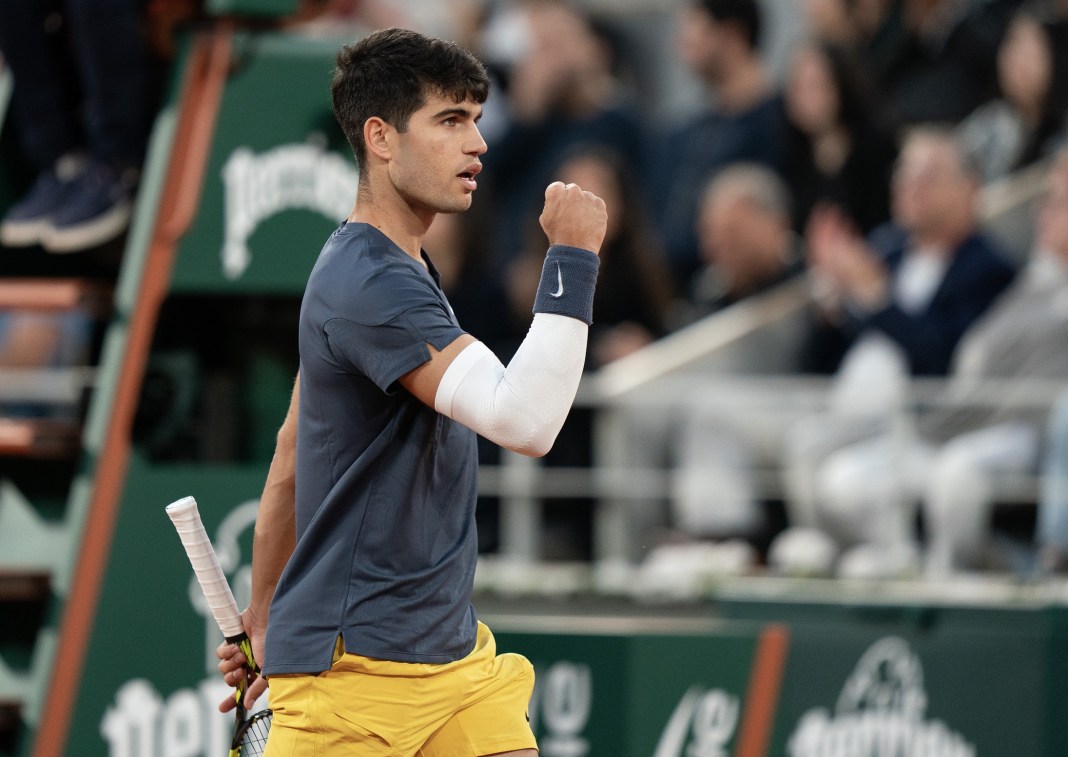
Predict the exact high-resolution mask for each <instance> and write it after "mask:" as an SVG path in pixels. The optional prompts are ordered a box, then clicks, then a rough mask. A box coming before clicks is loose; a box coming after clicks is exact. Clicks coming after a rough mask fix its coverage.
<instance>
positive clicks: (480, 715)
mask: <svg viewBox="0 0 1068 757" xmlns="http://www.w3.org/2000/svg"><path fill="white" fill-rule="evenodd" d="M488 87H489V79H488V77H487V75H486V71H485V69H484V68H483V66H482V65H481V64H480V63H479V62H478V61H477V60H476V59H475V58H474V57H473V56H471V55H470V54H469V53H467V52H465V51H464V50H462V49H460V48H459V47H457V46H455V45H453V44H452V43H449V42H444V41H441V40H437V39H432V38H428V37H424V36H422V35H420V34H417V33H415V32H411V31H403V30H398V29H389V30H384V31H379V32H375V33H373V34H371V35H370V36H368V37H366V38H364V39H363V40H361V41H360V42H358V43H356V44H353V45H346V46H345V47H343V48H342V49H341V51H340V53H339V54H338V57H337V68H336V70H335V73H334V79H333V100H334V112H335V115H336V117H337V119H338V121H339V123H340V124H341V127H342V129H343V130H344V132H345V134H346V136H347V138H348V140H349V143H350V144H351V146H352V149H353V151H354V152H355V155H356V160H357V163H358V166H359V170H360V180H359V187H358V189H357V199H356V204H355V208H354V210H353V211H352V214H351V215H350V216H349V218H348V219H347V221H346V222H345V223H343V224H342V225H341V227H340V228H338V229H337V230H336V231H335V232H334V233H333V234H332V235H331V236H330V238H329V239H328V240H327V242H326V244H325V246H324V247H323V249H322V252H321V253H320V255H319V258H318V261H317V263H316V265H315V268H314V270H313V271H312V274H311V276H310V278H309V281H308V285H307V289H306V291H305V294H304V300H303V304H302V308H301V316H300V374H299V379H298V385H297V388H296V389H295V390H294V399H293V401H292V404H291V407H290V412H289V414H288V416H287V418H286V421H285V423H284V424H283V427H282V430H281V431H280V433H279V440H278V447H277V451H276V453H275V459H274V460H273V462H272V465H271V470H270V472H269V474H268V478H267V484H266V486H265V491H264V497H263V500H262V502H261V506H260V507H261V509H260V515H259V519H258V521H257V524H256V535H255V541H254V545H253V587H252V592H253V596H252V601H251V604H250V606H249V608H248V609H247V610H246V611H245V613H244V615H243V619H244V621H245V628H246V631H247V632H248V634H249V635H250V637H251V638H252V639H253V644H254V653H255V654H257V655H258V657H259V658H260V659H261V660H262V662H263V663H264V664H263V671H264V674H265V676H266V678H267V679H268V680H269V682H270V689H271V694H270V704H271V707H272V709H273V710H274V713H275V716H274V724H273V726H272V729H271V736H270V740H269V743H268V748H267V754H268V755H275V756H278V755H286V756H287V757H288V756H290V755H335V754H345V755H413V756H414V755H423V756H424V757H445V756H448V757H462V756H465V755H471V756H472V757H476V756H479V755H524V756H530V755H535V754H536V753H537V746H536V743H535V740H534V736H533V734H532V732H531V729H530V726H529V724H528V722H527V718H526V707H527V703H528V701H529V699H530V695H531V691H532V687H533V679H534V675H533V669H532V668H531V665H530V663H529V662H528V661H527V660H526V659H524V658H523V657H521V656H519V655H515V654H501V655H498V654H497V653H496V648H495V644H494V640H493V635H492V633H491V632H490V630H489V629H488V628H487V627H486V626H485V625H483V624H482V623H480V622H479V621H478V619H477V617H476V615H475V611H474V609H473V607H472V605H471V591H472V584H473V577H474V571H475V562H476V558H477V550H476V538H475V517H474V516H475V499H476V476H477V466H478V460H477V452H476V438H475V435H476V433H477V434H482V435H483V436H485V437H487V438H489V439H490V440H492V441H494V442H496V443H497V444H499V445H501V446H503V447H506V448H508V449H510V450H514V451H517V452H520V453H523V454H528V455H543V454H545V453H546V452H547V451H548V450H549V448H550V447H551V445H552V444H553V442H554V440H555V438H556V435H557V433H558V432H559V430H560V427H561V426H562V425H563V422H564V419H565V417H566V415H567V413H568V411H569V409H570V407H571V403H572V402H573V400H574V396H575V392H576V390H577V388H578V383H579V379H580V376H581V372H582V366H583V361H584V358H585V352H586V337H587V330H588V327H589V324H590V321H591V317H592V314H591V310H592V301H593V293H594V284H595V282H596V278H597V270H598V264H599V259H598V256H597V251H598V250H599V249H600V246H601V242H602V240H603V238H604V234H605V224H606V219H607V214H606V210H605V205H604V202H603V201H602V200H601V199H600V198H598V197H596V196H595V195H593V194H591V193H589V192H585V191H583V190H582V189H581V188H579V187H578V186H575V185H573V184H571V185H566V186H565V185H563V184H561V183H559V182H557V183H554V184H551V185H549V187H548V188H547V189H546V192H545V206H544V210H543V212H542V215H541V224H542V228H543V229H544V231H545V233H546V236H547V237H548V241H549V244H550V246H549V249H548V252H547V254H546V259H545V263H544V270H543V274H542V281H541V286H540V288H539V290H538V295H537V300H536V302H535V305H534V313H535V315H534V320H533V323H532V325H531V327H530V331H529V332H528V334H527V336H526V338H525V340H524V341H523V343H522V345H521V346H520V348H519V350H518V351H517V353H516V354H515V356H514V357H513V358H512V360H511V361H510V362H509V364H508V366H507V367H505V366H504V365H502V364H501V362H500V361H499V360H498V359H497V358H496V357H495V356H494V355H493V353H492V352H491V351H490V350H489V349H488V348H487V347H486V346H485V345H484V344H482V343H481V342H479V341H477V340H476V339H475V338H474V337H472V336H470V335H468V334H466V333H465V332H464V331H463V329H462V328H461V327H460V325H459V324H458V323H457V321H456V318H455V316H454V315H453V312H452V309H451V308H450V307H449V303H448V301H447V300H446V298H445V295H444V294H443V293H442V291H441V288H440V286H439V283H438V275H437V272H436V271H435V269H434V265H433V263H431V261H430V258H429V257H428V255H427V254H426V253H425V252H424V251H423V250H422V248H421V240H422V237H423V235H424V234H425V233H426V231H427V228H428V227H429V226H430V223H431V221H433V219H434V216H435V215H436V214H437V213H458V212H462V211H464V210H466V209H467V208H468V207H469V206H470V205H471V200H472V194H473V193H474V192H475V190H476V188H477V176H478V173H479V171H480V170H481V162H480V156H481V155H482V154H483V153H484V152H485V151H486V143H485V141H484V140H483V139H482V136H481V134H480V133H479V129H478V120H479V117H480V115H481V112H482V103H483V102H484V101H485V99H486V95H487V92H488ZM294 447H295V460H294V451H293V450H294ZM294 480H295V487H294ZM268 610H269V613H268ZM268 615H269V622H268ZM264 637H266V642H265V645H264ZM218 655H219V657H220V659H221V662H220V665H219V669H220V671H221V672H222V673H223V674H224V677H225V680H226V681H227V682H228V683H229V684H231V685H233V684H235V683H236V680H237V677H238V676H240V675H241V671H240V670H239V666H240V665H241V663H242V662H243V661H244V659H243V657H242V656H241V655H240V653H239V652H238V650H237V649H236V648H235V647H233V646H232V645H227V644H223V645H221V646H220V647H219V650H218ZM262 690H263V681H262V680H260V681H257V682H256V683H255V684H254V685H253V688H252V692H253V694H254V695H255V694H258V693H260V692H262ZM229 706H230V701H229V700H227V704H226V705H223V706H222V708H223V709H229Z"/></svg>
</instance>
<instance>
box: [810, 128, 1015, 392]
mask: <svg viewBox="0 0 1068 757" xmlns="http://www.w3.org/2000/svg"><path fill="white" fill-rule="evenodd" d="M892 181H893V185H892V204H893V207H892V214H893V220H892V221H891V222H889V223H888V224H886V225H884V226H881V227H879V228H877V229H875V230H874V231H873V232H872V233H871V235H869V237H868V238H867V239H864V238H862V237H861V236H860V235H859V234H858V233H857V232H855V231H854V230H853V229H852V228H850V227H849V225H848V223H847V222H846V220H845V219H844V217H843V216H842V215H841V214H840V213H839V212H838V211H836V210H834V209H830V208H823V209H820V210H819V211H817V212H815V213H814V214H813V218H812V220H811V222H810V224H809V228H808V230H807V232H808V233H807V235H806V241H807V244H808V248H809V264H810V266H811V268H812V270H813V272H814V274H815V276H816V278H817V281H818V283H819V285H820V290H819V291H820V298H819V301H820V311H821V312H820V314H819V317H820V325H819V326H818V327H817V329H816V330H815V331H814V336H813V341H812V342H811V344H810V347H811V349H809V350H807V363H808V364H807V365H806V367H807V368H810V369H813V370H816V371H820V370H822V371H828V370H834V369H836V368H837V367H838V364H839V362H840V360H841V358H842V356H843V355H844V353H845V352H846V351H847V350H848V348H849V347H851V346H852V345H853V344H855V343H856V342H857V340H858V339H859V338H860V337H862V336H865V335H870V334H872V333H881V334H883V335H884V336H885V337H887V338H888V339H889V340H890V341H892V342H893V343H895V344H896V345H897V346H898V347H900V348H901V350H902V351H903V352H904V354H905V357H906V359H907V362H908V367H909V369H910V372H911V373H912V374H913V375H921V376H922V375H943V374H945V372H946V370H947V369H948V368H949V360H950V356H951V355H952V353H953V350H954V348H955V347H956V345H957V342H958V340H959V339H960V337H961V335H962V334H963V333H964V331H965V330H966V329H967V328H968V327H969V326H970V325H971V324H972V323H974V322H975V320H976V319H977V318H978V317H979V316H980V315H981V314H982V313H983V311H984V310H986V308H987V307H988V306H989V305H990V303H991V302H993V300H994V298H995V297H997V295H998V294H1000V293H1001V291H1002V290H1003V289H1005V287H1006V286H1008V284H1009V283H1010V282H1011V281H1012V278H1013V275H1014V270H1013V268H1012V266H1011V265H1010V264H1009V263H1007V262H1006V261H1005V260H1004V259H1003V257H1002V256H1001V253H1000V252H999V251H998V250H997V248H996V246H995V244H994V243H993V242H992V241H991V240H990V239H989V238H988V237H986V236H985V235H984V234H982V232H980V231H979V228H978V219H977V202H976V201H977V194H978V190H979V176H978V174H977V173H976V171H975V169H974V168H973V167H972V166H971V165H970V163H969V161H968V158H967V156H966V155H965V153H964V152H963V150H962V149H961V146H960V144H959V143H958V141H957V139H956V137H955V136H954V135H953V133H952V132H950V131H947V130H942V129H939V128H937V127H921V128H918V129H917V130H915V131H914V132H911V133H910V135H909V136H908V137H907V139H906V141H905V144H904V145H903V147H902V152H901V159H900V162H899V164H898V166H897V167H896V169H895V171H894V176H893V180H892Z"/></svg>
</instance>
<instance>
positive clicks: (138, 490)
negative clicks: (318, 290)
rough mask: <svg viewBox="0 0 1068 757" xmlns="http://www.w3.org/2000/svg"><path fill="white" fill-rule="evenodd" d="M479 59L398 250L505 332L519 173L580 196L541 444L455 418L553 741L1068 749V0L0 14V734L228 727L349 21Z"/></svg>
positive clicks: (324, 218) (464, 306)
mask: <svg viewBox="0 0 1068 757" xmlns="http://www.w3.org/2000/svg"><path fill="white" fill-rule="evenodd" d="M387 26H404V27H408V28H413V29H416V30H419V31H423V32H426V33H429V34H433V35H436V36H442V37H445V38H448V39H453V40H456V41H457V42H459V43H461V44H462V45H464V46H465V47H467V48H469V49H470V50H472V51H473V52H475V53H476V54H477V55H478V56H479V57H480V58H481V59H482V60H483V61H484V62H485V64H486V65H487V67H488V68H489V70H490V72H491V74H492V76H493V79H494V89H493V91H492V93H491V96H490V99H489V100H488V101H487V102H486V104H485V112H484V117H483V119H482V121H481V123H480V127H481V129H482V132H483V136H484V137H485V139H486V141H487V143H488V144H489V151H488V153H487V154H486V155H485V156H484V158H483V162H484V165H485V170H484V171H483V173H482V174H481V175H480V177H479V184H480V189H479V191H478V192H477V193H476V195H475V201H474V205H473V207H472V209H471V210H470V211H469V212H468V213H465V214H463V215H452V216H439V217H438V218H437V219H436V220H435V222H434V224H433V226H432V227H431V229H430V233H429V234H428V236H427V238H426V240H425V243H424V246H425V249H426V250H427V252H428V253H429V255H430V256H431V258H432V259H433V260H434V262H435V264H436V266H437V267H438V268H439V270H440V271H441V273H442V284H443V286H444V288H445V290H446V292H447V294H448V296H449V299H450V302H451V303H452V305H453V307H454V309H455V312H456V314H457V317H458V318H459V320H460V323H461V324H462V325H463V326H464V327H465V328H466V329H467V330H468V331H469V332H470V333H472V334H474V335H475V336H476V337H478V338H479V339H481V340H482V341H484V342H486V343H487V344H488V345H489V346H490V347H491V348H492V349H493V350H494V351H495V352H496V354H497V355H498V356H499V357H500V358H501V359H502V361H505V362H507V360H508V359H509V357H510V356H511V354H512V352H513V351H514V350H515V349H516V347H517V346H518V344H519V343H520V341H521V340H522V338H523V336H524V334H525V333H526V329H527V327H528V326H529V323H530V320H531V312H530V309H531V305H532V304H533V300H534V295H535V291H536V287H537V283H538V279H539V274H540V266H541V260H542V258H543V256H544V252H545V245H546V242H545V239H544V236H543V234H542V233H541V231H540V228H539V226H538V222H537V217H538V214H539V212H540V205H541V202H542V201H543V192H544V187H545V186H546V184H548V183H549V182H550V181H553V180H557V179H559V180H562V181H565V182H570V181H573V182H577V183H579V184H580V185H581V186H582V187H584V188H586V189H589V190H591V191H594V192H595V193H597V194H598V195H600V196H601V197H602V198H604V199H605V201H606V203H607V206H608V213H609V228H608V235H607V237H606V241H605V245H604V248H603V250H602V254H601V257H602V265H601V272H600V280H599V282H598V289H597V293H596V300H595V304H594V318H595V323H594V324H593V326H592V327H591V332H590V344H589V352H588V355H587V363H586V369H587V370H586V374H585V376H584V379H583V382H582V385H581V387H580V390H579V395H578V400H577V402H576V407H575V409H574V410H573V411H572V413H571V415H570V416H569V419H568V421H567V423H566V425H565V426H564V429H563V431H562V432H561V435H560V438H559V439H558V441H557V443H556V445H555V447H554V448H553V450H552V451H551V452H550V454H549V455H547V456H546V457H545V458H543V459H530V458H524V457H520V456H517V455H514V454H512V453H508V452H506V451H503V450H501V449H499V448H497V447H495V446H494V445H492V444H491V443H489V442H486V441H485V440H480V445H481V447H480V461H481V463H480V498H479V503H478V528H479V549H480V564H479V568H478V573H477V575H476V598H475V604H476V608H477V609H478V610H479V613H480V616H482V617H483V618H484V619H486V620H487V622H489V624H490V625H491V626H492V627H493V628H494V629H495V632H496V633H497V637H498V643H499V645H500V646H501V647H502V649H506V650H514V651H520V652H523V653H524V654H526V655H527V656H528V657H529V658H530V659H531V660H532V661H533V662H534V664H535V667H536V669H537V673H538V684H537V687H536V689H535V694H534V698H533V700H532V702H531V709H530V715H531V720H532V723H533V724H534V726H535V731H536V733H537V735H538V737H539V742H540V745H541V753H542V754H543V755H546V757H583V756H584V755H590V756H591V757H597V756H599V755H643V756H646V755H655V757H669V756H670V757H674V756H675V755H680V756H681V755H694V756H695V757H717V756H719V755H728V754H731V755H739V756H741V757H756V756H757V755H786V754H789V755H799V756H800V755H813V756H815V755H832V754H833V755H842V756H844V757H854V756H856V757H865V756H866V755H872V756H874V755H887V754H894V755H924V756H929V755H946V756H950V755H975V754H984V755H1013V756H1014V757H1016V756H1028V755H1050V756H1052V755H1062V754H1065V753H1066V752H1068V729H1066V728H1065V726H1066V725H1068V651H1066V650H1068V379H1066V376H1068V2H1064V1H1063V0H1045V1H1041V0H1040V1H1039V2H1033V1H1032V0H796V2H787V1H786V0H641V1H640V2H639V0H419V1H408V2H402V1H401V0H9V1H8V2H4V3H3V4H0V755H4V756H10V757H16V756H18V757H24V756H28V755H34V757H49V756H51V755H62V754H70V755H112V756H117V755H122V756H130V757H134V756H146V757H147V756H148V755H153V756H156V755H168V756H171V757H180V756H181V757H186V756H193V755H202V754H204V755H208V754H221V750H220V744H222V745H223V746H222V747H221V748H225V741H226V732H227V730H228V724H227V720H226V718H224V717H222V716H220V715H218V713H216V712H215V711H214V708H215V703H216V702H217V701H218V700H219V699H221V697H222V696H223V695H224V694H225V690H224V687H223V686H222V684H221V681H220V680H216V678H217V676H216V675H215V674H214V664H213V659H214V657H213V652H212V650H213V649H214V647H215V645H216V644H217V642H218V631H217V629H215V627H214V626H213V623H212V621H211V618H210V616H209V615H208V614H207V613H206V610H205V608H204V607H203V604H202V602H201V600H200V599H199V594H198V591H197V589H196V587H195V585H194V584H193V583H192V575H191V572H190V570H189V568H188V564H187V562H186V560H185V558H184V556H183V554H182V551H181V548H180V545H179V542H178V540H177V538H176V536H175V535H174V533H173V530H172V529H171V526H170V524H169V523H168V522H167V520H166V518H165V517H164V513H163V508H164V506H165V505H167V504H168V503H169V502H171V501H174V500H176V499H179V498H180V497H182V496H186V495H193V496H195V497H196V498H197V499H198V501H199V502H200V506H201V511H202V515H203V518H204V521H205V524H206V526H207V527H208V531H209V533H210V534H211V536H212V538H213V541H214V542H215V544H216V547H217V549H218V551H219V553H220V557H221V560H222V562H223V566H224V569H225V570H226V572H227V573H228V575H229V576H230V578H231V582H232V583H233V584H234V586H235V590H236V592H237V593H238V595H239V602H240V601H241V600H242V599H243V597H247V587H248V580H249V579H248V563H249V559H250V555H249V551H250V549H251V534H252V526H253V524H254V522H255V517H256V505H257V501H258V496H259V493H260V490H261V487H262V484H263V479H264V476H265V475H266V470H267V466H268V464H269V462H270V458H271V455H272V453H273V450H274V442H275V433H276V431H277V429H278V427H279V425H280V424H281V420H282V418H283V416H284V414H285V409H286V407H287V404H288V398H289V392H290V389H291V387H292V382H293V377H294V375H295V373H296V370H297V347H296V325H297V317H298V314H299V308H300V299H301V295H302V292H303V288H304V282H305V279H306V277H307V275H308V273H309V272H310V270H311V267H312V265H313V263H314V261H315V257H316V255H317V254H318V251H319V249H320V247H321V244H322V241H323V240H324V239H325V237H326V236H327V235H328V234H329V233H330V232H331V231H332V229H333V228H335V227H336V226H337V224H338V223H339V222H340V221H341V220H342V219H343V218H344V217H345V216H346V215H347V214H348V213H349V211H350V209H351V206H352V202H353V198H354V196H355V186H356V181H357V172H356V166H355V161H354V160H353V158H352V156H351V154H350V153H349V151H348V148H347V145H346V144H345V141H344V137H343V135H342V134H341V132H340V130H339V128H338V127H337V125H336V123H335V122H334V119H333V116H332V113H331V110H330V99H329V80H330V71H331V68H332V65H333V56H334V54H335V53H336V50H337V48H338V46H339V45H340V44H341V43H342V42H345V41H351V40H354V39H358V38H359V37H361V36H362V35H364V34H366V33H367V32H369V31H371V30H373V29H376V28H383V27H387Z"/></svg>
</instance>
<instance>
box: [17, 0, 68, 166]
mask: <svg viewBox="0 0 1068 757" xmlns="http://www.w3.org/2000/svg"><path fill="white" fill-rule="evenodd" d="M0 55H2V56H3V59H4V63H5V64H6V65H7V66H8V67H9V68H10V69H11V74H12V77H13V78H14V81H15V89H14V94H13V96H12V102H11V108H12V115H13V116H14V118H15V123H16V126H17V127H18V134H19V140H20V144H21V145H22V148H23V151H24V152H25V155H26V157H27V158H28V159H29V160H30V161H31V162H32V163H33V165H34V167H35V168H36V169H37V170H38V171H46V170H48V169H51V168H52V167H53V166H54V165H55V163H56V161H58V160H59V159H60V158H61V157H62V156H63V155H65V154H67V153H69V152H71V151H73V150H75V149H77V148H79V147H80V146H81V145H82V144H83V139H84V138H83V135H82V130H81V127H80V126H79V120H78V116H77V114H78V112H79V110H80V108H81V93H80V91H79V89H78V87H77V84H76V82H77V79H76V77H75V68H74V62H73V61H72V60H71V57H70V54H69V49H68V45H67V39H66V28H65V22H64V19H63V17H62V15H61V13H60V12H59V8H58V3H57V2H42V0H5V1H4V2H3V3H0Z"/></svg>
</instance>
